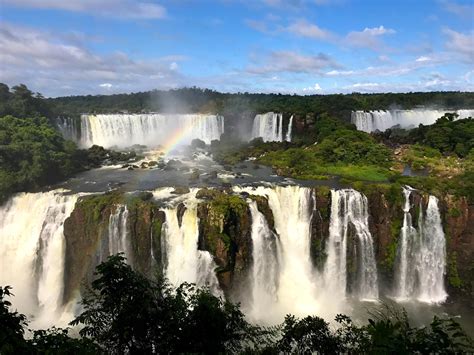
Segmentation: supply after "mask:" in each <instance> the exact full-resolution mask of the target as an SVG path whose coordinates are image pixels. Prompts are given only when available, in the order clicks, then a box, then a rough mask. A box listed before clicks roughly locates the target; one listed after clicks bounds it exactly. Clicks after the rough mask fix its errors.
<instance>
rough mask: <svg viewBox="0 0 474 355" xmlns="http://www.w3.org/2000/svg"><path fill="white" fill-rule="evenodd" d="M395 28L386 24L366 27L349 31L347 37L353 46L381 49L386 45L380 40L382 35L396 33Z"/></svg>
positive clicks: (348, 42) (346, 39)
mask: <svg viewBox="0 0 474 355" xmlns="http://www.w3.org/2000/svg"><path fill="white" fill-rule="evenodd" d="M394 33H396V32H395V30H393V29H390V28H385V27H384V26H379V27H374V28H367V27H366V28H365V29H364V30H363V31H352V32H349V33H348V34H347V36H346V38H345V41H346V43H347V44H349V45H350V46H353V47H364V48H370V49H373V50H381V49H383V47H384V45H383V42H382V41H381V40H380V37H381V36H384V35H387V34H394Z"/></svg>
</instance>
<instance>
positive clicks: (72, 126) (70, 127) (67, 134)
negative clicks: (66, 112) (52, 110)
mask: <svg viewBox="0 0 474 355" xmlns="http://www.w3.org/2000/svg"><path fill="white" fill-rule="evenodd" d="M56 126H57V127H58V129H59V132H61V134H62V136H63V137H64V138H66V139H69V140H72V141H76V140H77V139H78V135H79V127H77V124H76V120H75V119H74V118H72V117H57V118H56Z"/></svg>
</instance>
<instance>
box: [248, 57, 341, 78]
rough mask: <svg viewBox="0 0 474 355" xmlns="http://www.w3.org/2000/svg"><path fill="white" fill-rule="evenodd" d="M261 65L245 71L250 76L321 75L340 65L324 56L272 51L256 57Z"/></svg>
mask: <svg viewBox="0 0 474 355" xmlns="http://www.w3.org/2000/svg"><path fill="white" fill-rule="evenodd" d="M256 60H257V61H258V62H262V63H263V64H261V65H254V66H251V67H249V68H248V69H247V72H248V73H251V74H266V73H279V72H290V73H321V71H322V70H323V69H326V68H337V67H339V66H340V65H339V64H338V63H337V62H336V61H334V60H333V59H332V58H331V57H329V56H328V55H326V54H323V53H319V54H317V55H304V54H300V53H296V52H291V51H274V52H271V53H270V54H269V55H266V56H264V57H257V58H256Z"/></svg>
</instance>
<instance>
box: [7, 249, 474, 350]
mask: <svg viewBox="0 0 474 355" xmlns="http://www.w3.org/2000/svg"><path fill="white" fill-rule="evenodd" d="M96 275H97V279H96V280H95V281H94V282H93V283H92V285H91V288H90V290H89V293H88V294H86V295H85V297H84V298H83V301H82V302H83V312H82V313H81V314H80V315H79V316H78V317H77V318H76V319H75V320H74V321H73V322H72V324H73V325H80V326H82V329H81V330H80V336H79V337H77V338H72V337H70V336H69V333H68V329H59V328H51V329H49V330H46V331H45V330H37V331H34V332H33V337H32V338H31V339H28V340H25V339H24V337H23V334H24V329H25V327H26V326H27V323H26V317H25V316H24V315H21V314H18V313H17V312H12V311H10V309H9V308H10V307H11V304H10V303H9V302H8V301H5V300H4V297H5V296H8V295H10V293H9V288H8V287H6V288H1V287H0V320H1V322H0V350H1V351H2V354H10V353H28V354H36V353H41V354H56V353H57V354H95V353H111V354H116V353H118V354H123V353H131V354H143V353H145V354H147V353H244V352H245V353H305V354H309V353H322V354H332V353H354V354H369V353H371V354H372V353H387V354H391V353H406V354H408V353H421V354H429V353H443V354H455V353H466V352H472V351H473V350H474V348H473V344H472V340H471V339H470V338H469V337H468V336H467V335H466V334H465V333H464V331H463V330H462V328H461V327H460V325H459V324H458V323H457V322H456V321H454V320H452V319H441V318H437V317H435V318H434V319H433V321H432V322H431V324H430V325H429V326H426V327H422V328H417V327H412V326H411V325H410V323H409V320H408V317H407V315H406V313H405V312H404V311H400V310H399V309H397V308H395V307H394V306H391V305H384V307H383V308H382V309H381V310H379V311H377V312H375V313H373V314H372V317H371V319H369V321H368V324H366V325H361V326H358V325H355V324H354V323H353V321H352V320H351V319H350V318H349V317H348V316H345V315H338V316H336V322H337V323H338V326H337V327H336V328H335V329H333V328H332V327H331V326H330V325H329V323H328V322H326V321H325V320H323V319H322V318H319V317H316V316H307V317H305V318H303V319H299V318H296V317H294V316H292V315H288V316H287V317H286V318H285V321H284V322H283V323H282V324H281V325H279V326H275V327H271V328H264V327H260V326H255V325H251V324H250V323H248V322H247V321H246V319H245V317H244V315H243V314H242V312H241V311H240V308H239V305H235V304H232V303H230V302H228V301H224V300H222V299H221V298H219V297H216V296H214V295H212V294H211V293H210V292H209V290H207V289H197V288H196V287H195V286H194V285H190V284H182V285H181V286H180V287H178V288H177V289H173V288H171V287H170V286H169V285H168V284H167V283H166V282H164V281H163V280H157V281H150V280H148V279H146V278H145V277H143V276H141V275H140V274H138V273H136V272H135V271H133V270H132V269H131V267H130V266H128V265H127V264H125V259H124V258H123V256H121V255H115V256H112V257H110V258H109V259H108V260H107V261H106V262H104V263H102V264H100V265H99V266H98V267H97V273H96Z"/></svg>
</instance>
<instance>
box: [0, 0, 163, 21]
mask: <svg viewBox="0 0 474 355" xmlns="http://www.w3.org/2000/svg"><path fill="white" fill-rule="evenodd" d="M2 2H3V4H7V5H11V6H15V7H26V8H35V9H52V10H63V11H72V12H83V13H86V14H89V15H93V16H97V15H98V16H108V17H117V18H123V19H150V20H151V19H162V18H164V17H166V9H165V8H164V7H163V6H161V5H159V4H156V3H153V2H143V1H134V0H101V1H97V0H2Z"/></svg>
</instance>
